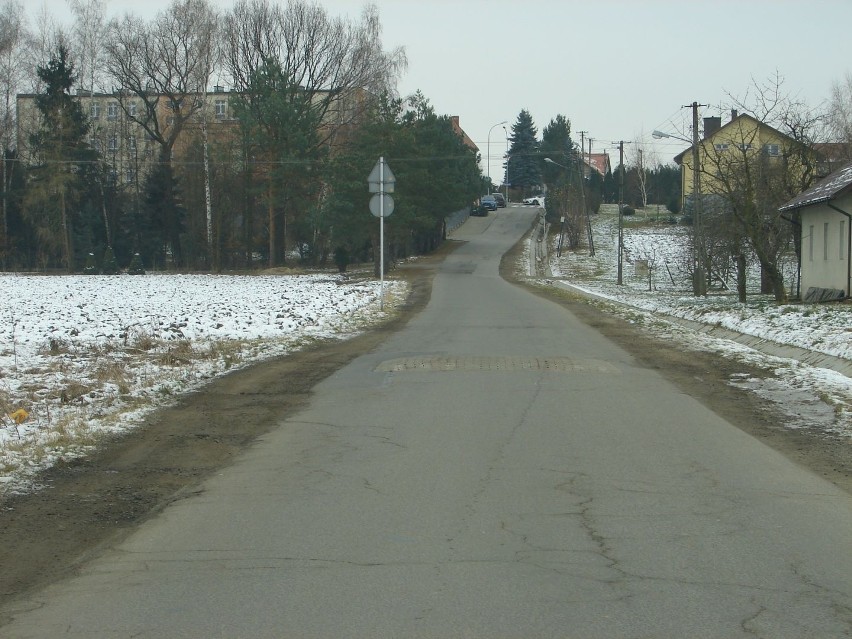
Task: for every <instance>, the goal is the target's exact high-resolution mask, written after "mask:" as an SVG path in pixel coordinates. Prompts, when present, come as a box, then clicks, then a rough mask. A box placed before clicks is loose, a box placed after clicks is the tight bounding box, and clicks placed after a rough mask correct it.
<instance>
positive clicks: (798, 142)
mask: <svg viewBox="0 0 852 639" xmlns="http://www.w3.org/2000/svg"><path fill="white" fill-rule="evenodd" d="M733 103H734V106H735V107H736V109H737V112H739V111H740V110H742V111H745V112H746V113H745V114H744V115H747V116H748V117H747V118H743V117H738V118H737V119H735V120H734V121H732V122H731V123H729V124H728V125H727V127H726V129H725V131H726V134H725V137H724V138H721V137H718V136H717V137H714V142H715V145H711V144H709V143H704V144H703V145H702V146H701V147H700V151H701V153H702V156H703V160H702V162H701V171H702V173H703V174H704V176H705V177H704V179H703V180H702V192H703V193H705V194H710V196H711V197H712V196H716V198H717V200H718V201H719V202H718V206H719V208H720V209H724V211H725V213H726V215H724V216H720V219H727V220H729V221H730V223H732V224H733V226H734V228H733V229H725V232H724V234H723V235H724V236H725V238H726V239H725V243H727V244H728V245H729V246H736V247H739V249H738V250H740V255H737V256H736V259H737V264H738V265H739V266H740V267H741V268H744V267H745V263H746V260H745V257H744V255H743V254H742V251H745V250H746V247H748V248H749V249H750V250H751V251H753V252H754V255H755V256H756V257H757V259H758V261H759V263H760V267H761V276H762V282H763V285H762V290H763V291H764V292H771V293H772V294H773V295H774V296H775V299H776V300H777V301H779V302H783V301H786V299H787V292H786V289H785V287H784V278H783V271H782V268H781V259H782V257H783V254H784V253H785V251H787V250H788V249H789V247H790V245H791V242H794V241H795V236H796V235H797V234H796V233H794V223H795V220H794V221H793V222H794V223H793V224H791V221H790V220H788V219H785V218H783V217H782V216H781V214H780V213H779V212H778V206H779V205H780V204H782V203H783V202H785V201H787V200H788V199H789V198H791V197H793V196H794V195H796V194H798V193H800V192H801V191H802V190H804V189H805V188H807V187H808V186H809V185H810V184H811V183H812V182H813V180H814V179H815V177H816V164H817V158H816V155H815V153H814V151H813V139H814V136H815V135H816V132H817V131H818V128H819V127H818V125H819V122H820V118H819V116H818V115H817V114H816V113H815V111H813V110H812V109H810V108H809V107H808V106H807V105H806V104H804V103H803V102H801V101H799V100H797V99H795V98H793V97H792V96H790V95H789V94H787V93H785V92H784V90H783V78H782V77H781V76H780V75H778V74H776V75H775V76H774V77H773V78H770V79H769V80H768V81H766V82H758V81H753V83H752V86H751V87H750V88H749V91H748V92H747V93H746V96H745V97H744V98H741V99H736V98H733ZM772 129H774V130H775V131H778V132H780V133H782V134H783V135H784V137H783V139H782V138H779V137H778V136H777V135H776V136H775V137H772V135H771V130H772ZM732 230H733V233H732V232H731V231H732ZM738 281H744V276H743V274H742V273H740V274H739V275H738Z"/></svg>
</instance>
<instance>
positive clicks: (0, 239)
mask: <svg viewBox="0 0 852 639" xmlns="http://www.w3.org/2000/svg"><path fill="white" fill-rule="evenodd" d="M28 37H29V35H28V33H27V30H26V24H25V19H24V7H23V5H22V4H21V3H20V2H18V1H17V0H5V1H4V2H3V4H2V5H0V84H2V87H3V100H2V104H0V109H2V111H0V145H2V150H0V152H2V154H3V155H2V165H3V169H2V197H3V200H2V207H0V208H2V217H3V220H2V227H0V259H2V260H3V261H4V262H5V257H6V255H7V254H8V251H9V197H8V192H9V186H10V184H11V180H12V173H13V169H14V167H15V166H16V165H15V163H9V162H7V154H8V153H9V152H10V151H11V150H12V149H14V148H15V146H16V137H17V116H16V113H17V112H16V108H15V106H16V105H15V94H16V93H17V90H18V87H19V86H20V85H21V83H22V81H23V75H22V73H23V68H24V65H23V59H24V58H23V52H24V49H25V45H26V41H27V39H28Z"/></svg>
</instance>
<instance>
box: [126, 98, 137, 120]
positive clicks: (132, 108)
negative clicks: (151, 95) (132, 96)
mask: <svg viewBox="0 0 852 639" xmlns="http://www.w3.org/2000/svg"><path fill="white" fill-rule="evenodd" d="M127 115H129V116H130V117H131V118H135V117H136V102H128V103H127Z"/></svg>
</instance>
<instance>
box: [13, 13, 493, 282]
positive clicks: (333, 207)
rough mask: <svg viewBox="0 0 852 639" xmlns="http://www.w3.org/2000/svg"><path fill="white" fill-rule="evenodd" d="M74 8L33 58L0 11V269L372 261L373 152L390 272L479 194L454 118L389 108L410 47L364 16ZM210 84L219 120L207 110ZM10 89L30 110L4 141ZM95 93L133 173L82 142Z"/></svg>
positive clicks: (436, 238) (421, 107) (88, 135)
mask: <svg viewBox="0 0 852 639" xmlns="http://www.w3.org/2000/svg"><path fill="white" fill-rule="evenodd" d="M70 5H71V7H72V9H73V12H74V15H75V22H74V25H73V29H71V30H70V31H63V30H61V29H53V30H46V31H45V30H44V29H42V31H41V34H42V38H41V43H42V45H41V46H36V44H35V43H36V40H38V38H36V37H35V36H34V35H33V34H32V33H29V32H27V30H26V28H25V21H24V20H23V10H22V5H21V4H20V3H18V2H17V1H16V0H6V1H5V3H4V4H3V5H2V8H0V73H3V74H4V76H3V77H2V78H0V82H4V83H5V84H4V86H5V88H6V103H5V104H6V110H5V111H4V118H3V121H2V124H3V136H4V137H3V142H4V148H5V160H6V161H5V162H3V184H2V187H3V192H2V198H3V199H2V217H3V225H2V229H0V263H1V264H2V267H3V268H4V269H6V270H9V269H36V268H38V269H64V270H67V271H69V272H75V271H80V270H81V269H82V268H83V266H84V265H85V264H86V263H87V262H89V261H90V260H91V258H92V256H96V259H97V260H98V261H101V260H103V259H104V257H103V256H110V257H111V256H114V257H115V260H116V261H117V262H118V263H119V264H120V265H122V266H126V265H128V264H129V263H130V262H131V260H132V259H133V258H134V256H138V257H137V260H139V259H141V262H142V263H143V264H144V265H145V266H146V267H147V268H149V269H150V268H155V269H175V270H190V269H192V270H197V269H202V270H213V271H218V270H222V269H245V268H255V267H258V266H264V267H278V266H283V265H286V264H288V263H289V262H292V261H295V260H297V261H299V262H300V263H306V264H312V265H320V264H326V263H327V262H328V261H329V260H331V259H334V260H335V261H336V262H337V263H338V265H339V266H342V267H345V264H346V263H347V262H348V261H350V260H359V261H367V260H370V259H375V257H376V255H377V254H378V251H377V245H378V241H379V240H378V232H377V226H378V225H377V224H376V220H375V218H373V216H372V215H371V214H370V212H369V207H368V203H369V198H370V193H369V192H368V190H367V184H366V182H367V176H368V175H369V173H370V169H371V168H372V166H373V164H374V163H375V162H376V160H377V159H378V158H379V157H380V156H384V157H385V158H386V159H387V160H388V162H389V163H390V164H391V165H392V166H393V170H394V173H395V174H396V177H397V180H398V183H399V184H400V185H404V188H399V189H398V190H397V193H395V195H394V197H395V204H396V206H395V209H394V214H393V216H391V217H389V218H388V219H387V220H386V228H385V239H386V243H387V247H386V251H387V255H389V256H390V257H391V258H392V259H391V260H388V263H392V261H393V258H394V257H399V256H404V255H407V254H410V253H412V252H421V251H427V250H430V249H432V248H434V247H435V246H437V244H438V243H440V241H441V240H442V239H443V234H444V228H443V224H444V218H445V216H446V215H448V214H449V213H451V212H453V211H455V210H458V209H460V208H463V207H465V206H467V205H468V204H469V203H470V202H471V201H472V200H473V199H475V198H476V197H477V194H478V192H479V190H480V188H481V176H480V171H479V168H478V158H477V154H476V152H475V150H473V149H471V148H469V147H467V146H465V145H464V144H463V142H462V140H461V138H460V136H459V135H458V134H457V132H456V131H455V130H454V129H453V123H452V121H451V119H450V118H449V117H447V116H442V115H439V114H437V113H435V111H434V109H433V108H432V107H431V105H430V104H429V101H428V99H427V98H426V97H425V96H423V95H422V94H419V93H418V94H415V95H413V96H410V97H408V98H405V99H401V98H399V97H397V96H396V92H395V84H396V81H397V78H398V75H399V74H400V72H401V71H402V70H404V68H405V66H406V60H405V54H404V51H403V50H402V49H396V50H392V51H386V50H384V49H383V47H382V43H381V24H380V21H379V16H378V13H377V10H376V9H375V7H373V6H370V5H368V6H366V7H365V9H364V11H363V13H362V15H361V16H360V18H359V19H357V20H349V19H343V18H336V17H332V16H330V15H329V14H328V13H327V12H326V11H325V10H324V9H323V8H322V7H320V6H318V5H315V4H312V3H309V2H304V1H302V0H291V1H290V2H288V3H287V4H286V5H280V4H276V3H272V2H269V1H268V0H238V1H237V2H236V4H235V5H234V6H233V7H232V9H231V10H230V11H228V12H226V13H224V14H219V13H218V12H217V11H216V10H215V9H214V7H213V5H212V4H211V3H210V2H209V1H208V0H174V1H173V2H172V4H171V5H169V7H168V8H167V9H166V10H164V11H163V12H161V13H159V14H158V15H157V16H156V17H155V18H154V19H152V20H151V21H145V20H142V19H140V18H138V17H136V16H134V15H132V14H126V15H124V16H123V17H121V18H117V19H114V20H111V21H106V20H105V19H104V0H71V2H70ZM36 50H38V51H40V53H41V59H40V60H39V59H36V60H32V61H31V62H28V63H26V64H24V63H23V62H22V61H23V60H24V57H25V53H26V52H27V51H29V52H32V51H36ZM14 60H17V64H15V63H14V62H13V61H14ZM7 61H8V62H9V64H8V65H6V64H3V63H4V62H7ZM28 68H29V69H32V73H33V75H32V76H31V77H28V76H26V75H22V73H21V71H22V70H25V69H28ZM13 70H14V73H13V72H12V71H13ZM222 78H225V79H226V82H227V83H228V85H229V86H230V87H231V89H232V90H231V91H228V92H227V93H226V94H224V95H226V96H227V100H228V108H229V109H230V113H229V120H228V122H227V126H223V125H222V123H221V122H217V121H216V120H215V119H213V118H215V115H214V116H213V117H212V118H211V115H210V113H211V111H210V105H209V104H208V100H209V95H210V94H209V92H208V90H207V89H208V86H209V85H210V84H211V83H213V82H216V83H217V84H218V83H220V82H223V80H222ZM21 87H29V88H31V93H32V94H34V96H35V97H34V104H35V110H36V114H35V116H36V117H35V118H34V125H33V127H32V128H31V129H30V130H28V131H27V133H26V135H25V136H22V137H21V139H19V140H16V139H15V133H14V132H15V129H16V128H17V122H16V121H15V117H16V115H17V116H20V114H17V113H16V112H15V110H14V107H13V105H12V101H11V100H12V98H13V97H14V95H15V94H16V92H17V90H18V89H19V88H21ZM80 89H82V90H80ZM75 90H76V95H75ZM98 94H105V95H110V96H112V97H114V99H115V103H116V104H117V108H118V109H120V117H121V119H122V120H123V121H126V122H128V123H129V124H130V125H132V126H133V127H135V129H136V130H138V131H141V132H143V133H144V137H145V143H146V145H149V147H150V149H151V151H150V153H149V154H150V157H146V158H145V162H146V166H147V167H148V169H147V171H146V172H145V174H144V175H141V172H138V171H135V172H128V176H129V177H131V178H132V179H123V176H122V175H120V174H118V172H117V171H116V167H115V161H114V160H115V157H114V156H113V157H112V158H110V155H109V152H108V151H107V150H106V149H103V148H101V147H99V145H98V144H95V143H94V142H93V139H94V133H95V130H94V129H95V127H96V126H97V122H96V121H95V120H94V119H93V118H92V117H90V116H91V115H92V113H91V111H87V109H92V108H96V107H93V106H92V105H94V104H95V96H96V95H98ZM81 96H82V97H81ZM87 96H88V98H87ZM89 98H90V99H89ZM22 130H23V127H22ZM130 142H132V144H133V149H134V150H136V149H137V147H136V144H137V142H136V140H135V138H133V139H130V140H128V143H130ZM24 158H26V161H23V159H24ZM111 159H112V160H113V162H110V160H111ZM137 160H138V153H137Z"/></svg>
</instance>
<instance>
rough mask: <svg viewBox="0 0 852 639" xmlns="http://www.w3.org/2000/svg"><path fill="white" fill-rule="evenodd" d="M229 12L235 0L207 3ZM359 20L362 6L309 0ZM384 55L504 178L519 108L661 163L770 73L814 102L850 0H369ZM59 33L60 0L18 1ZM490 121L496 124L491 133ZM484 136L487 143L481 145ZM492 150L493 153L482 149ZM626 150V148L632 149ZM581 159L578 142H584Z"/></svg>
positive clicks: (135, 0)
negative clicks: (705, 120)
mask: <svg viewBox="0 0 852 639" xmlns="http://www.w3.org/2000/svg"><path fill="white" fill-rule="evenodd" d="M213 1H214V4H216V5H217V6H219V7H220V8H222V9H229V8H230V7H231V6H232V5H233V2H232V0H213ZM168 4H169V0H107V14H108V16H115V15H121V14H124V13H125V12H128V11H129V12H132V13H135V14H137V15H140V16H142V17H145V18H150V17H153V16H154V15H155V14H156V13H157V12H158V11H161V10H163V9H164V8H165V7H167V6H168ZM319 4H321V5H323V6H324V7H326V8H327V9H328V11H329V13H330V14H332V15H343V14H346V15H349V16H350V17H353V18H357V17H358V16H359V15H360V13H361V9H362V8H363V6H364V4H365V3H364V2H361V1H357V0H319ZM373 4H375V5H377V6H378V8H379V14H380V16H381V22H382V25H383V41H384V44H385V48H388V49H389V48H392V47H396V46H403V47H404V48H405V50H406V53H407V56H408V62H409V66H408V71H407V72H406V74H405V76H404V77H403V78H402V80H401V82H400V85H399V90H400V93H401V94H403V95H407V94H410V93H413V92H414V91H416V90H418V89H419V90H421V91H422V92H423V93H424V95H425V96H426V97H427V98H428V99H429V101H430V102H431V104H432V105H433V106H434V107H435V110H436V111H437V112H438V113H439V114H447V115H458V116H459V117H460V123H461V126H462V128H463V129H464V130H465V131H466V132H467V133H468V135H470V137H471V138H472V139H473V140H474V141H475V142H476V143H477V145H478V146H479V148H480V150H481V152H482V156H483V160H484V159H485V158H487V157H490V160H491V175H492V176H493V177H499V176H501V175H502V169H501V164H502V159H501V156H502V154H503V153H505V151H506V133H505V132H504V130H503V126H502V125H497V124H498V123H500V122H502V121H503V120H506V121H507V125H506V127H507V129H508V130H509V131H511V125H512V124H513V123H514V122H515V121H516V120H517V117H518V114H519V113H520V111H521V110H522V109H526V110H528V111H529V112H530V113H531V114H532V117H533V120H534V122H535V125H536V127H537V129H538V132H539V135H540V133H541V130H542V129H543V128H544V127H545V126H546V125H547V124H548V123H549V122H550V121H551V119H553V118H554V117H555V116H556V115H558V114H562V115H565V116H566V117H567V118H568V119H569V120H570V121H571V125H572V131H573V137H574V138H575V140H577V141H578V142H579V140H580V134H579V132H580V131H586V132H587V133H586V134H585V137H586V138H588V137H591V138H592V139H593V143H592V149H593V151H594V152H602V151H607V152H609V153H610V154H611V155H613V156H614V161H613V164H615V163H616V162H617V159H618V157H617V154H618V152H617V150H616V149H615V148H614V145H613V142H615V141H617V140H625V141H632V140H636V139H639V138H644V139H645V140H646V144H647V145H648V146H646V151H645V152H646V154H647V155H646V158H647V157H648V156H651V157H654V156H656V157H657V159H659V160H660V161H663V162H668V161H670V160H671V157H672V156H674V155H676V154H677V153H678V152H679V151H681V150H682V149H684V148H685V145H684V144H682V143H680V142H677V141H674V140H664V141H653V140H651V138H650V134H651V132H652V131H653V130H654V129H660V130H664V131H667V132H674V133H681V134H683V135H686V136H689V135H690V133H689V120H690V118H691V112H690V110H689V109H685V108H683V106H684V105H688V104H690V103H691V102H693V101H697V102H699V103H701V104H707V105H709V106H708V107H705V108H703V109H702V113H701V115H702V117H703V116H708V115H722V118H723V122H725V121H727V119H728V117H729V116H728V114H729V112H730V108H731V98H730V97H729V96H730V95H733V96H735V97H738V98H742V97H745V96H746V92H747V90H748V89H749V87H750V86H752V85H753V82H754V81H755V80H757V81H759V82H764V81H766V80H767V79H769V78H772V77H774V76H775V75H776V72H777V73H779V74H780V75H781V76H783V78H784V90H785V91H786V92H787V93H789V94H791V95H793V96H796V97H798V98H800V99H802V100H804V101H805V102H807V103H808V104H810V105H811V106H814V107H817V106H819V105H820V104H822V103H824V102H825V101H826V100H827V99H828V97H829V95H830V92H831V87H832V84H834V83H836V82H840V81H841V80H842V79H843V78H844V77H845V75H846V74H847V73H849V72H850V66H852V37H850V29H852V26H850V25H852V0H808V1H803V0H737V1H731V0H716V1H712V0H679V1H675V0H584V1H579V0H374V2H373ZM26 5H27V6H28V7H30V11H31V12H33V14H35V13H36V12H38V11H39V10H40V9H41V8H44V9H46V10H47V11H48V12H50V13H51V14H52V15H55V16H56V18H57V20H58V21H59V22H62V23H66V24H68V23H69V21H70V12H69V11H68V9H67V6H68V3H67V0H28V1H27V2H26ZM494 125H497V126H494ZM489 132H490V135H489ZM489 140H490V144H489ZM630 148H631V147H626V150H627V151H629V150H630ZM586 150H588V143H587V146H586Z"/></svg>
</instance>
